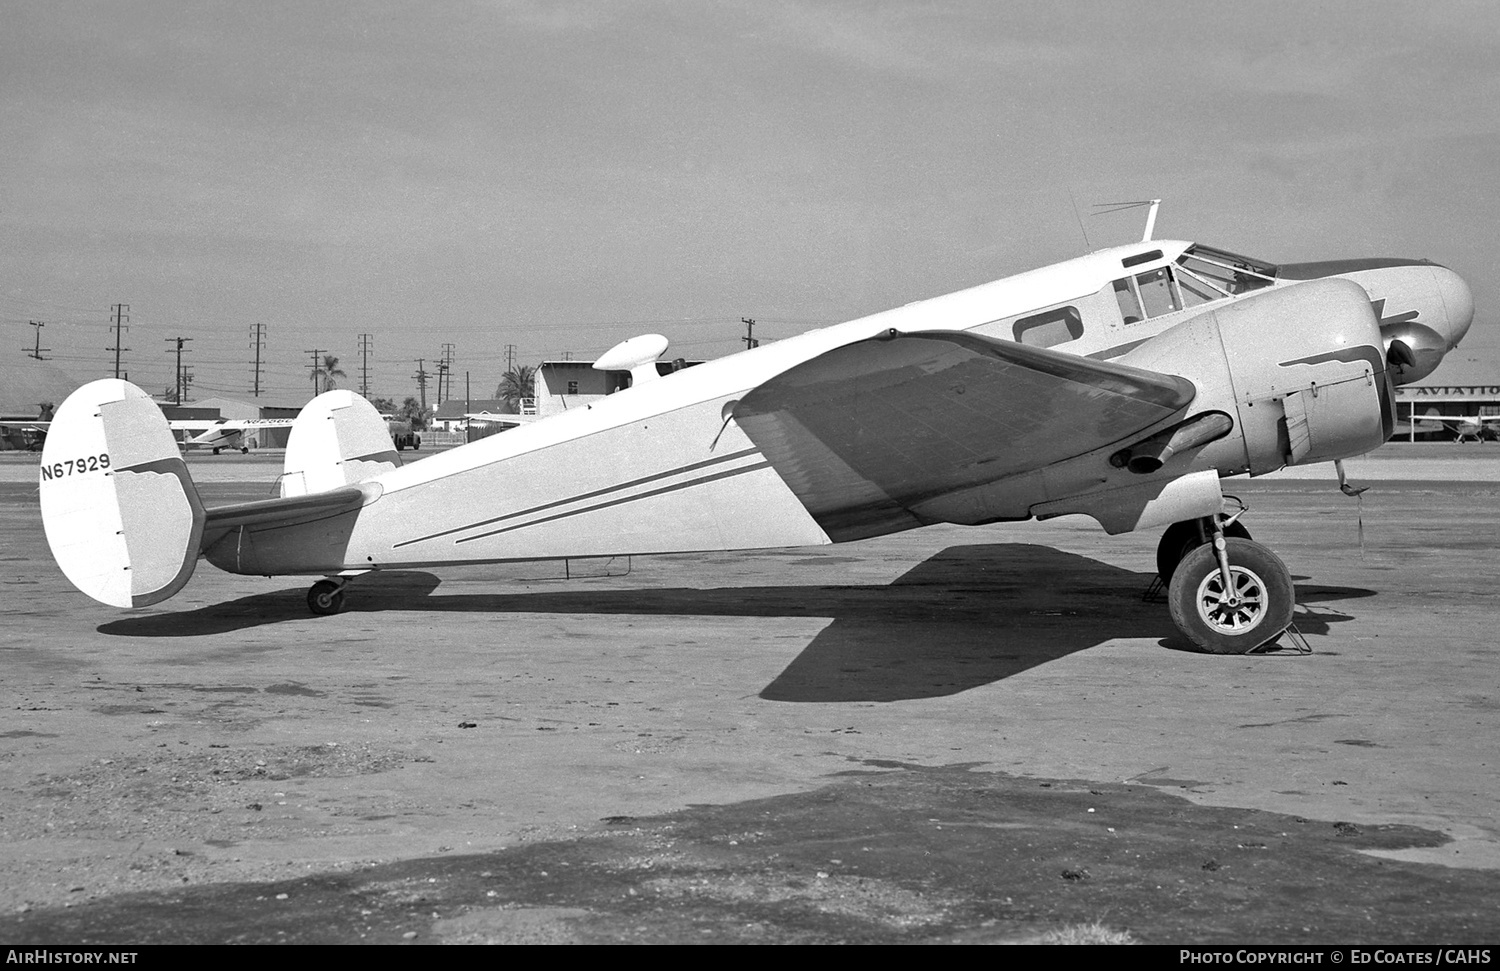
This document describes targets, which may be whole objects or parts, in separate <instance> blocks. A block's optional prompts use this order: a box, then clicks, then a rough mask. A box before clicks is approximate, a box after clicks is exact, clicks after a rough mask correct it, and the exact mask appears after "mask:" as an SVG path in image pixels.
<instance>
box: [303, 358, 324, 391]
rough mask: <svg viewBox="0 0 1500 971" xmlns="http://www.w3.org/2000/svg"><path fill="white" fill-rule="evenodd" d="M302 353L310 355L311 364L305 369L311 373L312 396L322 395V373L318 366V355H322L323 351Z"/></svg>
mask: <svg viewBox="0 0 1500 971" xmlns="http://www.w3.org/2000/svg"><path fill="white" fill-rule="evenodd" d="M302 353H303V354H311V355H312V363H311V364H309V365H308V366H307V367H308V370H310V371H312V382H313V395H314V396H317V395H320V394H322V393H323V380H322V371H321V370H320V366H319V364H318V355H319V354H322V353H324V351H323V350H322V348H313V349H312V350H310V351H303V352H302Z"/></svg>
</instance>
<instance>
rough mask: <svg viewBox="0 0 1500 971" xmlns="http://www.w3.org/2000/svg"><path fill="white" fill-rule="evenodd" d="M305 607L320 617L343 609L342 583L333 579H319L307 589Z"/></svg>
mask: <svg viewBox="0 0 1500 971" xmlns="http://www.w3.org/2000/svg"><path fill="white" fill-rule="evenodd" d="M307 609H308V610H311V611H312V612H313V613H315V614H317V615H318V616H320V617H327V616H330V615H332V614H336V613H338V612H339V611H341V610H343V609H344V585H343V584H342V583H337V582H335V581H333V580H319V581H318V582H317V583H314V584H313V585H312V589H310V590H308V591H307Z"/></svg>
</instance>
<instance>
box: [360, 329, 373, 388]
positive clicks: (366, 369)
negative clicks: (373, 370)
mask: <svg viewBox="0 0 1500 971" xmlns="http://www.w3.org/2000/svg"><path fill="white" fill-rule="evenodd" d="M373 350H375V335H374V334H360V335H359V396H360V397H361V398H368V397H370V352H371V351H373Z"/></svg>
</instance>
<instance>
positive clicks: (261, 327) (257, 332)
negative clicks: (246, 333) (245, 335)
mask: <svg viewBox="0 0 1500 971" xmlns="http://www.w3.org/2000/svg"><path fill="white" fill-rule="evenodd" d="M250 335H251V336H252V337H253V338H255V371H254V380H255V389H254V391H253V392H252V394H253V395H254V396H255V397H257V398H259V397H260V347H261V344H263V343H264V342H265V339H266V325H265V324H261V323H257V324H255V325H254V326H253V327H251V329H250Z"/></svg>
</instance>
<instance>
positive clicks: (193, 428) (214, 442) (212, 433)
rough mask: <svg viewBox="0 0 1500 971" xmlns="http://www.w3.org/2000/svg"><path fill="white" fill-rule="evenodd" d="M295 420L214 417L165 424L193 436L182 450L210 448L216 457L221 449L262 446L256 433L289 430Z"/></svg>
mask: <svg viewBox="0 0 1500 971" xmlns="http://www.w3.org/2000/svg"><path fill="white" fill-rule="evenodd" d="M295 420H296V419H293V418H216V419H213V420H210V421H195V420H193V419H182V420H178V421H173V422H169V423H168V425H169V427H170V428H171V429H172V430H173V431H185V432H191V433H193V434H192V436H191V437H190V438H188V439H187V440H186V441H185V442H183V445H184V447H186V448H211V449H213V450H214V454H215V455H218V454H219V451H220V450H221V449H226V448H237V449H239V450H240V451H241V452H248V451H250V449H251V447H252V446H253V445H263V444H264V443H263V442H262V441H261V440H260V439H259V438H255V437H252V435H253V434H254V433H255V432H260V431H267V430H269V429H272V428H290V427H291V426H292V423H293V422H294V421H295Z"/></svg>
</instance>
